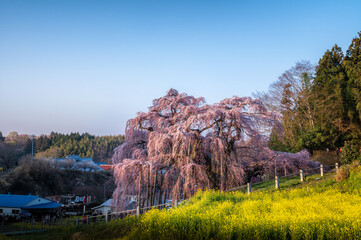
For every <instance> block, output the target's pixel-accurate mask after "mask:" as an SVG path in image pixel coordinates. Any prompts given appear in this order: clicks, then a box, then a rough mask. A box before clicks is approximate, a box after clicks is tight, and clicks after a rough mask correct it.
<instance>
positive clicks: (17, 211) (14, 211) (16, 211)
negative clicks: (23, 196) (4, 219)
mask: <svg viewBox="0 0 361 240" xmlns="http://www.w3.org/2000/svg"><path fill="white" fill-rule="evenodd" d="M11 213H12V214H19V210H16V209H13V210H12V211H11Z"/></svg>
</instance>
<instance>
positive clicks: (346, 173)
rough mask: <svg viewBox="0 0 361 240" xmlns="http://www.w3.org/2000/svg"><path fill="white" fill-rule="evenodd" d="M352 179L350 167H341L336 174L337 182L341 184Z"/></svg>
mask: <svg viewBox="0 0 361 240" xmlns="http://www.w3.org/2000/svg"><path fill="white" fill-rule="evenodd" d="M349 177H350V169H349V167H348V166H341V167H340V168H339V169H338V171H337V173H336V182H341V181H343V180H346V179H347V178H349Z"/></svg>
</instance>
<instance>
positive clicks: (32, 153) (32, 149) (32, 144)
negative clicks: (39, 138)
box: [31, 135, 34, 160]
mask: <svg viewBox="0 0 361 240" xmlns="http://www.w3.org/2000/svg"><path fill="white" fill-rule="evenodd" d="M31 160H34V135H32V140H31Z"/></svg>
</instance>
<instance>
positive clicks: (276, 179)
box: [275, 176, 280, 189]
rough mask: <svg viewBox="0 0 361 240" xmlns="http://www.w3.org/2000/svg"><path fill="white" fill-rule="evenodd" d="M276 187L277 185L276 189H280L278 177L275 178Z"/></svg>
mask: <svg viewBox="0 0 361 240" xmlns="http://www.w3.org/2000/svg"><path fill="white" fill-rule="evenodd" d="M275 185H276V189H278V188H279V187H280V183H279V180H278V176H276V177H275Z"/></svg>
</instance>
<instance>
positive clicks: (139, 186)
mask: <svg viewBox="0 0 361 240" xmlns="http://www.w3.org/2000/svg"><path fill="white" fill-rule="evenodd" d="M141 192H142V171H141V169H139V183H138V206H137V209H138V208H139V209H140V197H141Z"/></svg>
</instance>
